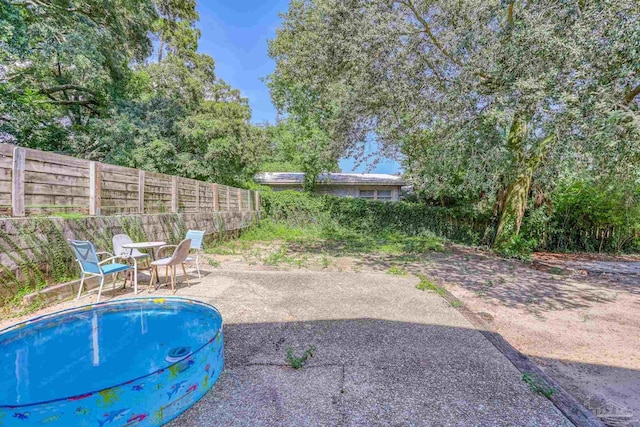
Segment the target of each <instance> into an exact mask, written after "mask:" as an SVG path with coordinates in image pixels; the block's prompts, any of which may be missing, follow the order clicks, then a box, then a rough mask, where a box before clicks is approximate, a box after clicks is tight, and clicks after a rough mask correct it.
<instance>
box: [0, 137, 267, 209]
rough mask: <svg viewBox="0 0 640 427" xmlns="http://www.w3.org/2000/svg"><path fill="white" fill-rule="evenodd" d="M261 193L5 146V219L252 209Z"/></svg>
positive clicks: (1, 151) (1, 193) (0, 194)
mask: <svg viewBox="0 0 640 427" xmlns="http://www.w3.org/2000/svg"><path fill="white" fill-rule="evenodd" d="M259 197H260V196H259V194H258V192H256V191H250V190H243V189H240V188H235V187H228V186H226V185H221V184H213V183H210V182H204V181H197V180H195V179H189V178H182V177H178V176H172V175H164V174H161V173H155V172H146V171H143V170H139V169H131V168H125V167H122V166H114V165H109V164H106V163H100V162H93V161H89V160H83V159H77V158H74V157H69V156H63V155H60V154H55V153H50V152H45V151H39V150H32V149H30V148H23V147H16V146H14V145H10V144H0V215H5V216H14V217H22V216H28V215H47V214H52V213H62V212H64V213H70V212H78V213H82V214H86V215H115V214H134V213H135V214H154V213H168V212H173V213H177V212H210V211H236V212H237V211H252V210H258V209H259V206H260V202H259Z"/></svg>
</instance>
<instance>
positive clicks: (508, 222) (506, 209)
mask: <svg viewBox="0 0 640 427" xmlns="http://www.w3.org/2000/svg"><path fill="white" fill-rule="evenodd" d="M555 141H556V136H555V135H551V136H548V137H546V138H545V139H543V140H542V141H540V142H539V143H538V144H537V145H536V146H535V147H536V148H535V149H533V150H531V151H530V152H528V153H527V150H525V146H526V143H527V124H526V121H525V119H524V118H523V117H522V116H520V115H516V116H515V117H514V119H513V124H512V125H511V129H509V135H508V137H507V146H508V148H509V150H510V151H511V152H512V153H513V155H514V158H515V163H516V167H517V173H516V177H515V179H514V180H513V182H511V183H510V184H509V185H508V186H507V194H506V196H505V199H504V204H503V206H502V213H501V215H500V222H499V223H498V230H497V232H496V238H495V240H494V242H493V246H494V247H495V248H496V249H501V248H504V247H505V246H507V245H509V243H510V242H512V241H513V239H514V238H515V237H517V236H518V234H519V233H520V226H521V225H522V218H523V217H524V212H525V209H526V207H527V198H528V197H529V190H530V189H531V179H532V177H533V173H534V172H535V171H536V169H537V168H538V166H539V165H540V164H541V163H542V161H543V160H544V158H545V156H546V154H547V152H548V151H549V148H550V146H551V145H553V143H554V142H555Z"/></svg>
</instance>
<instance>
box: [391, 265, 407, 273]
mask: <svg viewBox="0 0 640 427" xmlns="http://www.w3.org/2000/svg"><path fill="white" fill-rule="evenodd" d="M387 274H390V275H392V276H408V275H409V272H408V271H407V270H405V269H404V268H402V267H398V266H397V265H392V266H391V267H389V269H388V270H387Z"/></svg>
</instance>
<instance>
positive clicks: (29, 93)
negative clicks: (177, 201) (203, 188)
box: [0, 0, 266, 185]
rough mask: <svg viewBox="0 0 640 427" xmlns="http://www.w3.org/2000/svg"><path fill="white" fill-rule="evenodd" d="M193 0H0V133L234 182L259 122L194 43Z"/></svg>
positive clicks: (251, 161) (258, 149)
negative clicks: (219, 76)
mask: <svg viewBox="0 0 640 427" xmlns="http://www.w3.org/2000/svg"><path fill="white" fill-rule="evenodd" d="M195 6H196V3H195V1H194V0H143V1H130V0H115V1H114V0H79V1H75V0H74V1H69V0H32V1H17V0H16V1H3V2H1V3H0V29H1V30H2V31H0V46H1V47H2V49H1V51H0V52H1V53H0V55H1V56H0V64H1V66H0V81H1V82H2V84H1V85H0V138H1V139H2V140H4V141H9V142H12V143H17V144H19V145H24V146H28V147H31V148H37V149H42V150H52V151H58V152H64V153H70V154H73V155H79V156H82V157H85V158H90V159H95V160H103V161H107V162H113V163H117V164H121V165H125V166H131V167H141V168H146V169H148V170H153V171H159V172H163V173H172V174H180V175H183V176H187V177H192V178H197V179H203V180H212V181H216V182H220V183H224V184H231V185H241V184H243V183H244V182H246V181H247V180H249V179H250V178H251V177H252V175H253V173H254V172H255V171H257V169H258V168H259V164H260V163H261V162H262V160H263V153H264V151H265V150H266V139H265V136H264V130H263V129H260V128H258V127H255V126H253V125H251V123H250V119H251V109H250V108H249V105H248V102H247V100H246V99H245V98H243V97H242V96H241V95H240V92H239V91H238V90H236V89H234V88H232V87H230V86H229V85H228V84H227V83H225V82H224V81H222V80H221V79H219V78H217V77H216V75H215V64H214V61H213V58H211V57H209V56H207V55H203V54H200V53H198V52H197V47H198V39H199V37H200V32H199V30H198V29H197V28H196V26H195V24H196V22H197V20H198V14H197V12H196V9H195Z"/></svg>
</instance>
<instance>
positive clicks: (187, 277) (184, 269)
mask: <svg viewBox="0 0 640 427" xmlns="http://www.w3.org/2000/svg"><path fill="white" fill-rule="evenodd" d="M181 265H182V272H183V273H184V278H185V280H186V281H187V286H189V287H191V283H189V276H188V275H187V269H186V268H185V266H184V263H182V264H181Z"/></svg>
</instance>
